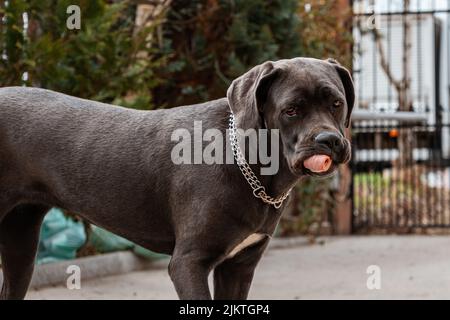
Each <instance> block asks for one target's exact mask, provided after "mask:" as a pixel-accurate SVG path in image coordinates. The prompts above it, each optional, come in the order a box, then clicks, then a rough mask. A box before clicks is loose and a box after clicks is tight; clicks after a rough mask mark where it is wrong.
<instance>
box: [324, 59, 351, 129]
mask: <svg viewBox="0 0 450 320" xmlns="http://www.w3.org/2000/svg"><path fill="white" fill-rule="evenodd" d="M327 61H328V62H329V63H331V64H332V65H333V66H334V68H335V69H336V71H337V73H338V74H339V77H340V78H341V81H342V84H343V85H344V90H345V99H346V100H347V108H348V111H347V117H346V120H345V126H346V127H347V128H348V126H349V125H350V116H351V115H352V110H353V105H354V104H355V87H354V85H353V80H352V76H351V75H350V72H349V71H348V70H347V69H346V68H344V67H343V66H341V65H340V64H339V63H338V62H337V61H336V60H334V59H328V60H327Z"/></svg>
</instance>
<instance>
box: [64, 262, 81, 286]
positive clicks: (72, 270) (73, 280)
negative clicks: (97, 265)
mask: <svg viewBox="0 0 450 320" xmlns="http://www.w3.org/2000/svg"><path fill="white" fill-rule="evenodd" d="M66 273H67V274H70V276H69V277H68V278H67V282H66V286H67V289H69V290H80V289H81V269H80V267H79V266H77V265H70V266H68V267H67V270H66Z"/></svg>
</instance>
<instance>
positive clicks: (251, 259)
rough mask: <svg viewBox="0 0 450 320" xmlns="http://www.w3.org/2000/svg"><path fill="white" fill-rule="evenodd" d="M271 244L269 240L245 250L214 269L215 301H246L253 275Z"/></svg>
mask: <svg viewBox="0 0 450 320" xmlns="http://www.w3.org/2000/svg"><path fill="white" fill-rule="evenodd" d="M268 243H269V238H266V239H264V240H262V241H261V242H259V243H257V244H255V245H253V246H251V247H248V248H246V249H244V250H243V251H241V252H239V253H238V254H237V255H236V256H234V257H233V258H230V259H227V260H225V261H223V262H222V263H221V264H219V265H218V266H217V267H216V268H215V269H214V299H215V300H245V299H247V296H248V292H249V290H250V286H251V284H252V280H253V274H254V271H255V268H256V265H257V264H258V262H259V260H260V259H261V256H262V254H263V253H264V250H265V249H266V247H267V245H268Z"/></svg>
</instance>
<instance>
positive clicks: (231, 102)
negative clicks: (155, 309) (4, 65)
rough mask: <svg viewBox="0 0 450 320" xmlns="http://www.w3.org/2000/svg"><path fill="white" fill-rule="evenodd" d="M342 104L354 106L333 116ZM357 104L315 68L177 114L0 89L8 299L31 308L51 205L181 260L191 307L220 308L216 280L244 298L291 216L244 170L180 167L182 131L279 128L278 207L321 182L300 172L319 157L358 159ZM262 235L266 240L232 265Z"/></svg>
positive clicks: (273, 182)
mask: <svg viewBox="0 0 450 320" xmlns="http://www.w3.org/2000/svg"><path fill="white" fill-rule="evenodd" d="M323 87H327V88H328V89H326V90H325V91H326V92H323V90H322V89H323ZM330 97H331V98H330ZM336 98H339V99H343V100H344V101H345V103H344V104H345V105H344V106H343V107H342V108H341V110H333V111H332V112H331V111H330V108H331V106H330V101H333V100H332V99H336ZM330 99H331V100H330ZM295 100H302V101H304V102H305V103H304V104H302V106H301V108H304V109H302V110H301V114H302V116H301V117H299V118H298V119H297V120H295V119H294V120H292V119H285V118H283V116H282V112H283V108H285V107H286V105H288V104H289V103H292V101H295ZM353 100H354V96H353V86H352V84H351V78H350V76H349V74H348V72H347V71H346V70H345V69H344V68H342V67H341V66H340V65H338V64H336V63H335V62H334V61H322V60H315V59H307V58H296V59H291V60H281V61H278V62H267V63H264V64H262V65H260V66H257V67H255V68H253V69H252V70H250V71H249V72H248V73H246V74H244V75H243V76H242V77H240V78H238V79H236V80H235V81H234V82H233V84H232V85H231V87H230V89H229V90H228V99H227V98H223V99H219V100H215V101H210V102H207V103H203V104H199V105H192V106H183V107H177V108H173V109H168V110H155V111H136V110H130V109H125V108H121V107H117V106H111V105H108V104H103V103H98V102H94V101H89V100H83V99H79V98H75V97H71V96H67V95H64V94H61V93H57V92H53V91H49V90H43V89H37V88H23V87H10V88H1V89H0V251H1V257H2V262H3V272H4V283H3V287H2V291H1V298H3V299H22V298H24V296H25V294H26V290H27V287H28V284H29V280H30V278H31V274H32V271H33V265H34V258H35V252H36V247H37V243H38V235H39V227H40V225H41V221H42V219H43V217H44V215H45V212H46V211H47V210H48V209H49V208H51V207H53V206H56V207H60V208H63V209H65V210H69V211H72V212H75V213H78V214H79V215H80V216H81V217H83V218H85V219H86V220H88V221H90V222H92V223H94V224H96V225H99V226H101V227H104V228H106V229H108V230H110V231H112V232H114V233H116V234H118V235H121V236H123V237H126V238H128V239H130V240H131V241H134V242H136V243H137V244H139V245H142V246H144V247H145V248H148V249H151V250H154V251H157V252H161V253H166V254H171V255H172V259H171V262H170V266H169V273H170V276H171V279H172V280H173V282H174V285H175V288H176V290H177V293H178V295H179V297H180V298H182V299H208V298H210V297H211V295H210V291H209V288H208V283H207V276H208V273H209V272H210V271H212V270H213V269H214V273H215V275H214V276H215V281H214V282H215V286H214V296H215V298H221V299H225V298H226V299H244V298H246V297H247V294H248V290H249V288H250V284H251V280H252V277H253V272H254V269H255V267H256V264H257V263H258V261H259V259H260V257H261V255H262V253H263V251H264V249H265V248H266V246H267V243H268V240H269V238H270V236H271V235H272V234H273V232H274V229H275V227H276V225H277V223H278V220H279V218H280V215H281V212H282V208H283V207H282V208H281V209H279V210H276V209H275V208H274V207H273V206H269V205H267V204H264V203H263V202H262V201H261V200H260V199H257V198H255V197H254V196H253V194H252V191H251V189H250V187H249V185H248V184H247V182H246V181H245V179H244V177H243V176H242V174H241V173H240V171H239V168H238V167H237V166H236V165H220V164H217V165H206V164H200V165H174V164H173V163H172V161H171V157H170V154H171V150H172V148H173V146H174V145H175V144H176V142H171V139H170V138H171V134H172V132H173V131H174V130H175V129H179V128H186V129H189V130H192V128H193V122H194V120H197V121H202V125H203V129H204V130H205V129H208V128H218V129H220V130H221V131H223V132H225V130H226V129H227V127H228V118H229V115H230V107H231V109H232V110H233V111H234V113H235V114H236V118H237V123H238V126H239V127H243V128H250V127H253V128H259V127H264V126H267V127H269V128H279V129H280V132H281V140H282V150H281V151H280V152H281V159H280V162H281V163H280V171H279V173H278V174H277V175H275V176H265V177H261V181H262V183H263V184H264V186H265V187H266V189H267V193H268V194H270V195H273V196H276V195H279V194H281V193H282V192H285V191H286V190H288V189H289V188H290V187H291V186H292V185H293V184H295V183H296V182H297V181H298V180H299V179H300V178H301V177H302V176H304V175H306V174H311V173H310V172H307V171H306V170H305V169H304V168H302V165H301V163H302V161H303V160H304V159H305V158H306V157H307V156H310V155H312V154H315V153H318V152H321V153H329V154H330V155H332V157H333V159H334V161H335V162H336V163H342V162H345V161H347V160H348V158H349V154H350V151H349V150H350V147H349V144H348V141H347V140H345V139H344V137H343V130H344V125H345V122H346V119H347V118H348V117H349V114H350V111H351V107H352V106H353ZM321 132H327V134H328V133H330V132H331V134H334V135H339V137H340V138H339V139H340V140H339V141H340V143H341V145H340V147H341V149H339V150H331V149H332V148H327V146H326V145H323V144H320V145H319V144H318V143H317V141H315V140H314V137H316V136H317V135H318V134H319V133H321ZM257 168H258V166H254V169H255V171H256V172H259V171H258V170H256V169H257ZM334 169H335V167H333V168H332V170H331V171H333V170H334ZM331 171H330V173H331ZM256 232H257V233H264V234H266V235H267V236H266V238H265V239H264V240H263V241H261V242H259V243H257V244H255V245H252V246H251V247H248V248H246V249H244V250H243V251H241V252H240V253H239V254H237V255H236V256H235V257H233V258H230V259H225V258H226V256H227V253H229V252H230V250H232V248H234V247H235V246H236V245H237V244H238V243H240V242H241V241H242V240H243V239H245V238H246V237H247V236H248V235H250V234H252V233H256ZM150 289H151V288H150Z"/></svg>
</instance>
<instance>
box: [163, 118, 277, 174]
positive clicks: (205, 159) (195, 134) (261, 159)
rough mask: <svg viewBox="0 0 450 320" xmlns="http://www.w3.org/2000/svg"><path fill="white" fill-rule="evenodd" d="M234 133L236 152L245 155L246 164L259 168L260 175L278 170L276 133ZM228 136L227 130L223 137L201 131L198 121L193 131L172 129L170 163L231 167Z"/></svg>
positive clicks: (212, 130)
mask: <svg viewBox="0 0 450 320" xmlns="http://www.w3.org/2000/svg"><path fill="white" fill-rule="evenodd" d="M236 131H237V137H238V145H239V148H240V150H241V152H242V154H244V155H248V157H247V159H248V163H249V164H260V165H261V169H260V174H261V175H275V174H276V173H277V172H278V169H279V153H280V152H279V150H280V146H279V141H280V138H279V130H277V129H272V130H267V129H259V130H256V129H248V130H245V131H244V130H242V129H237V130H236ZM229 134H230V131H229V129H227V130H226V132H225V134H223V133H222V131H220V130H218V129H207V130H205V131H203V128H202V122H201V121H194V127H193V130H188V129H186V128H180V129H176V130H174V131H173V132H172V136H171V141H172V142H176V145H175V146H174V147H173V148H172V152H171V158H172V162H173V163H174V164H176V165H182V164H233V163H235V159H234V155H233V151H232V148H231V141H230V139H229ZM247 142H248V143H247ZM269 146H270V152H269V150H268V149H269Z"/></svg>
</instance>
